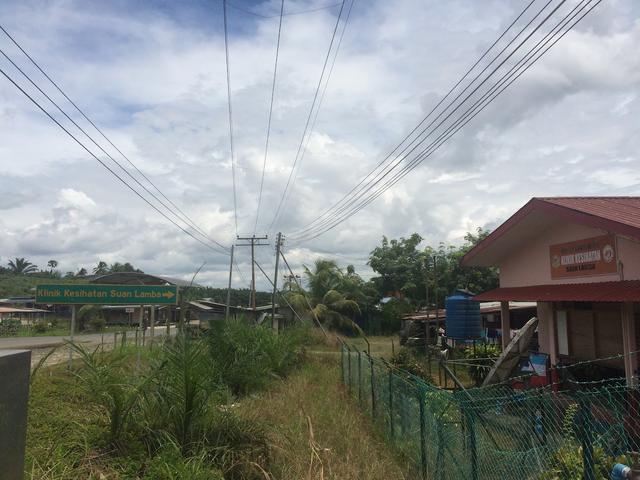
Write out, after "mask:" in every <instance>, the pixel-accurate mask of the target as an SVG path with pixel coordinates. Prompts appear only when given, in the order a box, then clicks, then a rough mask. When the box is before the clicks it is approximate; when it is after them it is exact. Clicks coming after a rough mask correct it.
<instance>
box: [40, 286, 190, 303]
mask: <svg viewBox="0 0 640 480" xmlns="http://www.w3.org/2000/svg"><path fill="white" fill-rule="evenodd" d="M36 303H49V304H102V305H105V304H106V305H140V304H147V305H169V304H176V303H178V287H176V286H175V285H92V284H56V285H38V286H37V287H36Z"/></svg>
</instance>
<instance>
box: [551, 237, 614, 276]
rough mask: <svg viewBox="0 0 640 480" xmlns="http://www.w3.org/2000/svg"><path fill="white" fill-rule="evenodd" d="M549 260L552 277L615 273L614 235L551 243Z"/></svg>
mask: <svg viewBox="0 0 640 480" xmlns="http://www.w3.org/2000/svg"><path fill="white" fill-rule="evenodd" d="M549 261H550V265H551V278H552V279H558V278H573V277H589V276H592V275H610V274H614V273H617V272H618V252H617V251H616V238H615V235H603V236H600V237H593V238H586V239H584V240H576V241H574V242H567V243H560V244H557V245H551V246H550V247H549Z"/></svg>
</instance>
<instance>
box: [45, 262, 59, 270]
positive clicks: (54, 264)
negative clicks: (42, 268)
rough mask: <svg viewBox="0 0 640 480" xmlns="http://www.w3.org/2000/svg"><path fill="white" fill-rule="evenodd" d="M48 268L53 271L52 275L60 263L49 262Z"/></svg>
mask: <svg viewBox="0 0 640 480" xmlns="http://www.w3.org/2000/svg"><path fill="white" fill-rule="evenodd" d="M47 266H48V267H49V268H50V269H51V273H53V270H54V269H55V268H56V267H57V266H58V261H57V260H49V261H48V262H47Z"/></svg>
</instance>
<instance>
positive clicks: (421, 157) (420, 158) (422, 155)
mask: <svg viewBox="0 0 640 480" xmlns="http://www.w3.org/2000/svg"><path fill="white" fill-rule="evenodd" d="M585 1H586V0H582V2H581V3H580V4H578V5H576V7H574V9H573V10H572V11H571V12H569V14H567V15H566V16H565V17H564V18H563V19H562V20H561V21H560V22H559V23H558V24H557V25H556V27H554V29H553V30H552V31H551V32H549V33H548V34H547V35H546V36H545V37H544V38H543V39H542V40H541V41H540V42H538V44H537V45H536V46H534V47H533V48H532V49H531V50H529V52H528V53H527V54H526V55H525V57H523V58H522V59H521V60H520V61H519V62H518V63H517V64H516V65H514V66H513V67H512V69H511V70H510V71H509V72H508V73H507V74H505V75H504V76H503V77H502V78H501V79H500V80H498V82H496V84H494V86H492V87H491V88H490V89H489V91H488V92H486V93H485V94H484V95H483V97H481V98H480V99H479V100H478V101H476V103H475V104H474V105H472V106H471V107H470V109H469V110H467V112H465V114H463V116H462V117H461V118H460V119H458V120H457V121H456V122H454V124H453V125H452V126H450V127H448V129H447V130H446V131H445V132H444V133H443V134H441V135H440V137H438V139H436V140H435V141H434V142H433V143H432V144H431V145H430V146H429V147H427V149H425V150H423V151H422V152H421V153H420V154H419V156H418V157H416V159H414V160H413V161H412V162H411V163H410V164H409V165H408V166H405V167H403V169H402V170H401V172H400V173H397V174H396V175H395V176H394V177H393V178H392V180H391V181H387V183H386V184H385V185H384V186H383V187H384V188H381V189H379V190H378V192H377V193H375V194H374V195H372V196H371V197H370V198H369V199H368V200H366V201H365V202H364V203H361V204H360V205H359V206H358V207H357V208H356V209H355V210H352V211H351V212H350V213H349V216H352V215H353V214H355V213H357V212H358V211H360V210H361V209H362V208H364V207H365V206H366V205H368V204H369V203H371V202H372V201H373V200H375V199H376V198H378V197H379V196H380V195H381V194H382V193H384V191H385V190H386V189H388V188H390V187H392V186H393V185H395V183H397V181H399V180H400V179H401V178H402V177H404V175H406V173H408V172H409V171H411V170H413V168H415V167H416V166H417V164H418V163H420V162H422V161H423V160H424V158H426V157H427V156H429V155H431V154H432V153H433V152H434V151H435V150H437V148H439V147H440V146H441V145H442V143H444V142H445V141H446V140H448V138H450V137H451V136H453V135H454V134H455V133H456V132H457V131H459V130H460V128H462V127H463V126H464V125H466V124H467V123H468V122H469V121H470V120H471V119H472V118H473V117H475V116H476V115H477V114H478V113H479V112H480V111H481V110H483V109H484V108H485V107H486V106H487V105H488V104H489V103H491V102H492V101H493V99H495V97H497V96H498V95H499V94H500V93H502V91H504V90H505V89H506V88H507V87H508V86H509V85H511V84H512V83H513V82H514V81H515V80H517V78H519V77H520V76H521V75H522V74H523V73H524V71H526V70H528V68H530V67H531V66H532V65H533V63H535V62H536V61H537V60H538V59H539V58H540V57H541V56H542V55H544V53H546V51H547V50H549V48H551V47H552V46H553V45H555V43H557V41H559V40H560V38H562V37H563V36H564V35H565V34H566V33H568V31H570V30H571V29H572V28H573V27H574V26H575V24H577V23H578V22H579V21H580V20H582V18H584V16H586V15H587V14H588V13H589V12H590V11H591V10H593V8H595V7H596V6H597V5H598V4H599V3H600V1H598V2H597V3H596V4H595V5H593V6H592V7H591V8H590V9H589V11H587V12H586V13H585V14H584V15H582V16H581V17H580V18H579V19H578V20H577V21H576V22H575V23H574V24H573V25H572V26H571V27H570V28H569V29H567V30H566V31H565V32H564V33H563V34H562V35H561V36H560V37H559V38H557V39H556V40H555V41H554V42H553V43H552V44H551V45H550V46H549V47H547V48H546V49H545V50H544V51H543V52H542V53H541V54H540V55H538V57H537V58H535V60H534V61H533V62H531V63H530V64H529V65H528V66H527V67H526V68H525V69H524V70H523V71H521V72H520V73H519V74H518V75H517V76H516V78H514V79H513V80H511V81H510V82H509V83H508V84H507V85H506V86H505V87H504V88H502V89H501V90H500V91H499V92H498V93H496V94H495V95H494V96H493V97H492V98H491V99H490V100H489V101H488V102H487V103H485V104H484V105H482V106H481V108H480V110H478V111H476V112H475V113H473V111H472V110H473V109H474V107H476V105H478V103H479V102H481V101H484V100H485V99H486V98H487V97H488V96H489V95H491V94H492V93H493V92H495V90H496V89H497V88H500V86H501V85H500V83H501V82H502V84H504V82H503V81H502V80H503V79H504V78H505V77H508V75H509V74H510V73H511V72H513V70H514V69H515V68H516V67H519V66H520V65H521V64H522V62H523V61H525V62H528V61H529V60H531V58H533V56H534V55H536V53H537V52H538V51H540V50H541V48H538V49H537V51H536V52H534V53H533V55H531V56H529V54H530V53H531V52H532V51H534V50H535V49H536V48H537V47H538V46H539V45H540V44H541V43H542V42H543V41H545V40H547V38H548V37H549V35H550V34H552V33H553V34H554V35H555V34H556V33H557V32H555V30H556V29H557V27H558V26H561V28H562V27H564V26H565V25H566V24H567V23H568V22H569V21H571V20H572V19H573V18H575V17H576V16H577V15H578V14H579V13H580V12H581V11H582V10H583V9H584V8H586V6H587V5H588V3H590V2H591V1H592V0H588V2H587V3H586V4H585V5H582V6H581V7H580V5H581V4H582V3H584V2H585ZM578 7H580V9H579V10H578V11H577V12H576V13H573V12H574V11H576V9H578ZM570 16H571V18H569V17H570ZM567 18H569V20H568V21H566V20H567ZM565 21H566V22H565ZM562 22H565V24H564V25H561V24H562ZM550 41H551V40H547V41H546V42H545V43H544V45H543V47H544V46H545V45H546V44H547V43H549V42H550ZM527 56H529V58H527ZM512 76H513V75H512ZM496 85H497V87H496ZM469 112H471V113H472V114H473V115H472V116H471V118H468V117H469V115H470V113H469ZM461 121H464V123H463V124H462V125H459V126H458V127H457V128H456V126H457V125H458V124H459V122H461ZM452 129H455V130H454V131H452V132H451V130H452ZM449 132H450V134H449V135H448V136H446V138H444V139H442V137H443V136H444V135H447V134H448V133H449ZM441 139H442V141H440V140H441ZM439 141H440V143H438V142H439ZM436 143H438V144H437V145H435V148H434V149H433V150H432V151H430V152H427V150H428V149H429V148H430V147H431V146H433V145H434V144H436ZM344 219H346V218H344ZM342 221H343V220H342ZM338 223H341V221H340V222H338ZM336 225H337V224H334V225H332V226H331V227H330V228H328V230H330V229H332V228H333V227H335V226H336ZM328 230H327V231H328ZM323 233H326V232H323ZM312 237H313V238H316V237H317V235H313V236H312ZM309 239H310V238H309ZM297 241H299V239H298V240H297Z"/></svg>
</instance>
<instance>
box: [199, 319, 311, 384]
mask: <svg viewBox="0 0 640 480" xmlns="http://www.w3.org/2000/svg"><path fill="white" fill-rule="evenodd" d="M207 340H208V342H209V347H210V348H209V351H210V354H211V359H212V366H213V369H214V371H215V374H216V375H218V376H219V380H220V382H221V383H223V384H225V385H227V386H228V387H229V388H230V389H231V391H232V392H234V393H236V394H247V393H249V392H252V391H255V390H259V389H261V388H263V387H264V386H265V385H266V384H267V382H269V380H270V378H273V377H274V376H284V375H286V374H287V373H288V372H289V371H290V370H291V368H293V366H294V365H295V364H296V362H297V360H298V355H299V349H298V348H297V347H298V345H299V343H298V341H296V339H295V337H294V336H290V335H278V334H277V333H275V332H274V331H273V330H271V329H270V328H266V327H262V326H257V327H255V326H251V325H249V324H248V323H246V322H244V321H233V322H220V323H219V324H214V326H213V328H211V329H210V331H209V332H208V339H207Z"/></svg>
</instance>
